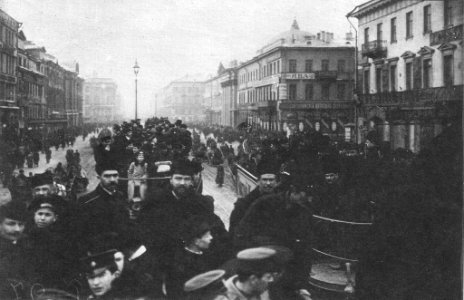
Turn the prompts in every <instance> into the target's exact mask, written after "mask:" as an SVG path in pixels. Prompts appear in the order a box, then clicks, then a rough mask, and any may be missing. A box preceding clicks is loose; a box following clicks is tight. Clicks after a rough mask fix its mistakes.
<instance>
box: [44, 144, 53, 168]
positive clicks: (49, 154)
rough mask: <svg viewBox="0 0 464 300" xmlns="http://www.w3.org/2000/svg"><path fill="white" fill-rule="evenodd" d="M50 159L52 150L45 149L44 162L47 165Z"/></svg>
mask: <svg viewBox="0 0 464 300" xmlns="http://www.w3.org/2000/svg"><path fill="white" fill-rule="evenodd" d="M51 158H52V150H50V148H49V147H47V148H46V149H45V160H46V161H47V165H48V164H49V163H50V159H51Z"/></svg>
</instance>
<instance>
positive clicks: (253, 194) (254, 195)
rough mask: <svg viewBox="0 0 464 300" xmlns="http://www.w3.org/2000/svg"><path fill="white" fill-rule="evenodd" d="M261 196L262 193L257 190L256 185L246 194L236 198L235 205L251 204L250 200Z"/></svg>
mask: <svg viewBox="0 0 464 300" xmlns="http://www.w3.org/2000/svg"><path fill="white" fill-rule="evenodd" d="M261 196H262V195H261V193H260V192H259V188H258V187H256V188H255V189H254V190H252V191H251V192H249V193H248V194H246V195H245V196H244V197H239V198H237V201H235V207H241V206H246V207H248V206H249V205H250V204H251V202H253V201H255V200H256V199H258V198H260V197H261Z"/></svg>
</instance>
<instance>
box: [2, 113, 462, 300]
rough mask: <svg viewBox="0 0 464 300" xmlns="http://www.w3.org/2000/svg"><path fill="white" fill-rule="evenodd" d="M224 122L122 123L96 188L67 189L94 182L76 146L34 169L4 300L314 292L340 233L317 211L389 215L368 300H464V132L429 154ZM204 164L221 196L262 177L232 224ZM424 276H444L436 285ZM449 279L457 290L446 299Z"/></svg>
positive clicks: (9, 215) (14, 217)
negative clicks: (319, 267)
mask: <svg viewBox="0 0 464 300" xmlns="http://www.w3.org/2000/svg"><path fill="white" fill-rule="evenodd" d="M217 129H218V130H216V129H215V130H214V131H209V130H210V128H205V127H200V126H196V127H194V126H190V128H189V127H188V126H187V125H185V124H184V123H182V121H181V120H177V121H176V122H175V123H171V122H170V121H169V120H168V119H167V118H157V117H153V118H151V119H148V120H147V121H146V122H145V124H144V125H141V124H140V123H139V122H136V121H131V122H124V123H122V124H115V125H114V126H113V128H112V129H111V130H110V129H109V128H103V129H101V130H99V131H98V136H97V137H94V138H91V139H90V145H91V146H92V148H93V154H94V159H95V171H96V173H97V180H98V185H97V187H96V188H95V189H94V190H93V191H90V192H88V193H86V194H81V195H79V193H75V192H72V193H66V192H67V191H66V187H65V188H64V190H63V187H62V185H61V183H60V182H61V181H60V180H62V178H59V177H61V176H67V177H69V173H72V174H73V175H71V176H74V177H75V178H77V177H86V176H83V174H85V171H83V170H82V168H81V169H79V165H80V155H79V153H78V152H76V151H72V150H70V149H69V150H68V151H67V154H66V168H64V167H63V165H59V166H57V168H55V169H54V170H47V171H46V172H44V173H42V174H35V175H33V176H32V177H31V178H30V179H28V181H29V182H30V184H29V185H28V186H27V187H26V186H24V187H23V188H22V189H12V192H11V193H9V191H8V190H5V189H3V190H2V193H0V200H1V203H2V205H0V298H1V299H20V298H21V299H28V298H34V299H35V298H39V297H43V299H63V298H66V299H68V298H69V299H206V300H208V299H216V300H218V299H221V300H225V299H263V300H264V299H272V300H276V299H311V293H310V291H308V289H309V286H308V277H309V274H310V273H311V270H312V264H313V256H312V248H313V245H314V243H315V242H321V240H322V242H323V241H324V239H326V237H324V236H317V235H316V234H315V232H314V226H315V224H314V220H313V218H312V216H313V215H314V214H315V213H317V214H319V215H323V216H327V217H333V218H335V217H336V218H340V219H347V220H361V221H365V220H369V221H374V224H375V226H372V229H371V232H370V233H369V238H368V239H366V241H365V244H364V252H365V253H363V254H362V259H361V263H360V267H359V274H360V276H359V282H358V287H359V294H358V296H359V298H360V299H416V298H417V297H419V296H420V299H435V298H434V297H435V296H437V295H438V296H443V295H445V296H444V297H441V298H440V299H453V298H450V297H448V295H451V293H455V292H456V285H459V280H457V281H456V279H454V280H453V276H454V274H455V273H456V271H457V274H459V268H457V269H456V268H451V269H448V267H449V266H450V265H452V264H453V263H455V259H456V258H457V260H458V261H459V258H460V255H459V251H456V247H455V246H456V244H457V243H458V242H457V240H458V239H459V238H458V237H459V236H460V235H459V231H456V228H455V225H456V224H457V223H459V222H458V221H459V220H460V217H459V215H457V214H456V211H461V210H459V207H460V202H459V198H460V195H459V191H460V183H461V181H460V178H461V177H460V175H461V174H460V173H459V167H457V166H462V158H461V160H459V158H460V156H459V155H460V154H461V153H459V149H461V152H462V148H459V147H460V146H459V147H457V146H456V143H455V141H456V139H461V138H462V135H460V131H459V130H458V129H456V128H454V127H449V128H447V129H446V130H445V131H444V133H443V134H442V135H441V136H439V137H438V138H437V139H436V140H435V141H434V144H432V145H431V147H430V148H429V150H424V151H423V152H421V153H420V154H419V155H418V156H417V157H415V158H412V157H411V156H410V155H407V156H405V155H402V156H399V155H396V154H394V155H389V154H387V153H386V152H383V151H381V147H375V146H374V147H371V146H369V147H365V148H364V149H363V151H364V152H363V154H360V153H361V151H358V149H357V155H354V156H352V155H351V154H350V153H352V152H350V151H348V150H351V149H348V147H342V146H340V145H339V144H337V143H333V142H331V141H330V140H328V139H327V138H326V137H324V136H321V135H320V134H318V133H317V132H311V133H299V134H294V135H291V136H288V137H287V136H286V135H285V134H283V133H271V132H267V133H266V132H260V131H254V130H252V129H251V128H249V127H247V126H245V127H243V128H238V129H233V128H217ZM371 139H372V140H374V137H371ZM453 141H454V142H453ZM371 144H373V145H376V144H375V140H374V142H372V141H371ZM458 153H459V154H458ZM204 163H209V164H211V165H212V166H214V167H216V168H217V170H218V173H217V177H216V183H217V185H218V187H221V186H222V185H223V183H224V166H226V165H228V166H231V167H232V168H231V169H232V170H233V169H234V166H236V165H237V164H240V165H242V166H244V167H245V168H247V169H249V170H250V172H252V173H253V174H255V176H256V178H257V186H256V188H255V189H254V190H252V191H251V192H250V193H249V194H247V195H246V196H244V197H241V198H238V199H237V201H236V202H235V204H234V208H233V210H232V212H231V214H230V218H229V220H230V221H229V224H227V226H226V224H224V222H223V221H222V220H221V218H220V217H219V216H218V215H217V214H216V212H215V209H214V207H215V205H214V204H215V199H214V198H213V197H211V196H209V195H203V193H202V192H203V191H202V176H201V172H202V169H203V167H204ZM461 170H462V169H461ZM416 173H418V174H419V175H418V176H416V175H414V174H416ZM232 174H234V172H233V171H232ZM23 175H24V174H22V175H21V178H23V179H24V177H23ZM453 176H454V177H453ZM18 177H19V175H18ZM442 177H444V178H442ZM444 179H445V180H446V181H445V182H444V181H443V180H444ZM15 180H16V179H15ZM60 185H61V187H60ZM6 186H7V187H10V186H12V185H10V184H8V185H6ZM10 191H11V190H10ZM445 191H446V192H445ZM20 192H22V193H20ZM445 194H446V195H447V197H445V196H444V195H445ZM70 195H73V196H70ZM78 195H79V196H78ZM216 201H217V199H216ZM421 205H422V206H426V207H425V209H424V210H418V209H417V208H418V207H419V206H421ZM414 210H416V211H414ZM406 216H412V219H413V220H408V218H407V217H406ZM443 218H446V221H445V219H443ZM428 220H432V222H433V223H432V224H434V226H435V227H433V226H432V227H431V226H430V225H428V224H427V222H426V221H428ZM439 220H442V223H440V222H439ZM396 222H398V224H396ZM458 228H459V226H458ZM405 229H407V230H406V231H404V230H405ZM442 230H446V232H447V233H448V237H447V238H446V240H445V241H443V240H442V239H440V237H439V232H442ZM425 233H428V235H427V234H425ZM373 241H375V242H373ZM400 245H401V246H400ZM427 247H428V248H427ZM457 248H458V249H459V247H457ZM418 249H421V250H423V251H422V252H421V256H420V257H418V256H414V253H417V250H418ZM425 249H427V251H426V250H425ZM414 250H416V252H414ZM391 253H392V254H393V255H390V254H391ZM437 255H438V257H442V258H443V259H442V260H437V259H436V257H437ZM445 260H446V261H445ZM411 266H412V267H413V268H412V270H413V272H412V271H411V270H410V269H411ZM431 266H432V267H433V268H440V269H441V270H444V271H443V272H444V273H443V272H440V273H439V274H435V273H434V272H433V270H432V269H430V267H431ZM382 270H383V271H384V272H382ZM394 270H396V271H400V272H401V276H400V277H401V278H402V280H403V281H402V282H399V280H398V275H397V274H393V272H394ZM445 270H446V271H445ZM395 275H396V276H395ZM424 276H428V278H434V279H435V282H434V283H433V284H430V285H428V286H425V285H423V286H421V285H420V283H422V282H426V281H424V279H425V277H424ZM456 278H459V276H458V277H456ZM374 279H375V280H374ZM445 279H446V280H447V281H446V284H445V282H444V280H445ZM382 280H384V281H382ZM388 284H391V286H388ZM440 284H445V285H446V286H447V287H448V288H447V290H446V291H442V290H440V291H438V289H437V287H438V286H439V285H440ZM457 290H458V291H459V288H458V289H457ZM446 293H448V294H446ZM393 295H395V296H393ZM429 295H432V298H427V297H426V296H429ZM453 295H455V294H453ZM392 297H393V298H392ZM417 299H419V298H417Z"/></svg>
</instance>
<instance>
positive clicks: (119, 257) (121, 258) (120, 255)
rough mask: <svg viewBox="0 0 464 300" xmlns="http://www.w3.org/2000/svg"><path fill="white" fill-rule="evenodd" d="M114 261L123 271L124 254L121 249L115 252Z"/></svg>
mask: <svg viewBox="0 0 464 300" xmlns="http://www.w3.org/2000/svg"><path fill="white" fill-rule="evenodd" d="M114 262H115V263H116V266H117V267H118V271H119V272H122V270H123V269H124V254H123V253H122V252H121V251H119V252H116V253H115V254H114Z"/></svg>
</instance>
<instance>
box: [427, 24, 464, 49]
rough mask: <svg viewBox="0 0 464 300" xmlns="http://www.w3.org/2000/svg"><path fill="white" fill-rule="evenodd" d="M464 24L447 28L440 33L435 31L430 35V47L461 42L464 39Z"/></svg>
mask: <svg viewBox="0 0 464 300" xmlns="http://www.w3.org/2000/svg"><path fill="white" fill-rule="evenodd" d="M462 31H463V26H462V24H460V25H457V26H454V27H450V28H446V29H443V30H440V31H435V32H432V33H431V34H430V45H431V46H433V45H438V44H443V43H447V42H452V41H461V40H462V38H463V34H462Z"/></svg>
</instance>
